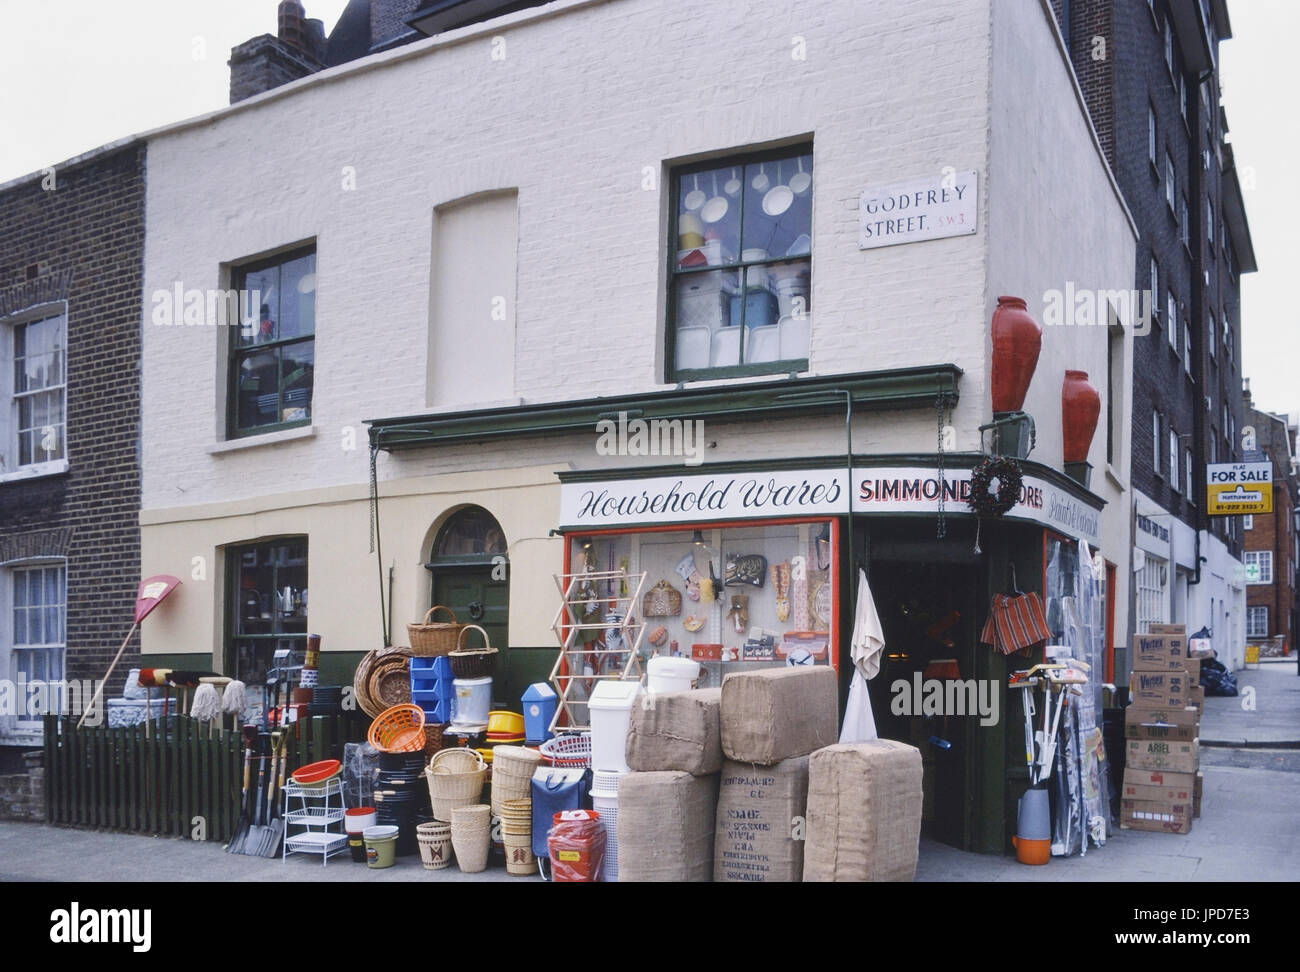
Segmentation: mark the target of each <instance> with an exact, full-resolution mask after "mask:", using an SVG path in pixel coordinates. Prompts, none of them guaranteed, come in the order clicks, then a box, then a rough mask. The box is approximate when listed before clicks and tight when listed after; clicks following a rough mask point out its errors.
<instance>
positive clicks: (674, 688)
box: [646, 658, 700, 695]
mask: <svg viewBox="0 0 1300 972" xmlns="http://www.w3.org/2000/svg"><path fill="white" fill-rule="evenodd" d="M699 677H700V663H699V662H697V661H693V660H692V659H690V658H651V659H650V662H649V664H648V665H647V666H646V687H647V688H648V689H649V690H650V692H651V693H652V694H653V693H655V692H658V693H659V694H660V695H666V694H668V693H669V692H689V691H690V690H691V683H692V682H694V681H695V680H696V679H697V678H699Z"/></svg>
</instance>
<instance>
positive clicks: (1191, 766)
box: [1125, 739, 1200, 773]
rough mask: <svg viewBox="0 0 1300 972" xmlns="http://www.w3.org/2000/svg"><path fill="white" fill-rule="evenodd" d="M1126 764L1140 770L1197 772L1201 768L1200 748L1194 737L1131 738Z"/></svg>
mask: <svg viewBox="0 0 1300 972" xmlns="http://www.w3.org/2000/svg"><path fill="white" fill-rule="evenodd" d="M1125 765H1126V766H1131V767H1133V768H1134V769H1139V770H1168V771H1169V772H1171V773H1195V772H1196V771H1197V770H1198V769H1200V749H1199V747H1198V744H1197V742H1196V740H1194V739H1192V740H1188V741H1179V740H1165V739H1130V740H1129V741H1128V759H1127V760H1125Z"/></svg>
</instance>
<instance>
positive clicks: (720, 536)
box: [569, 521, 838, 688]
mask: <svg viewBox="0 0 1300 972" xmlns="http://www.w3.org/2000/svg"><path fill="white" fill-rule="evenodd" d="M569 549H570V566H569V570H570V571H572V572H574V573H581V572H583V571H585V570H592V571H618V570H621V569H626V570H627V571H628V572H629V573H630V574H637V573H640V572H642V571H644V572H645V575H646V577H645V583H644V586H643V589H642V592H641V593H642V600H641V603H640V604H635V605H630V602H629V601H628V600H627V598H629V597H630V596H631V595H632V594H634V593H635V592H633V591H628V590H625V589H624V585H622V584H620V583H618V582H614V583H603V582H602V583H601V584H599V585H597V584H592V585H591V591H590V598H589V599H588V600H585V601H581V602H580V605H585V608H586V611H587V614H585V615H584V616H583V617H582V618H580V620H581V621H583V623H596V622H602V621H610V620H611V612H621V611H626V610H627V609H628V607H629V605H630V607H631V609H632V610H633V611H635V612H637V614H638V616H639V619H640V620H643V621H644V622H645V625H646V638H645V639H644V640H643V642H642V646H643V650H644V652H645V654H646V655H649V654H650V653H651V652H658V653H660V654H665V655H679V656H682V657H685V658H691V657H695V658H696V660H699V661H701V662H702V663H703V665H704V669H705V678H704V679H703V680H702V681H701V686H702V687H704V686H705V684H706V683H707V686H709V687H714V688H716V687H718V686H719V685H721V680H722V677H723V676H724V675H725V674H726V673H727V672H729V671H738V670H745V669H747V668H757V667H765V666H769V667H770V666H774V665H785V664H809V665H837V664H838V660H837V659H834V658H833V657H832V656H833V647H834V644H835V642H834V641H833V640H832V628H833V625H834V624H835V623H836V611H837V610H838V607H837V605H838V597H837V596H836V593H835V584H836V582H837V581H836V578H835V570H834V568H833V564H834V563H835V557H836V550H835V543H834V539H833V531H832V528H831V523H830V522H829V521H809V522H789V523H782V524H775V525H768V526H749V525H745V524H738V525H736V526H726V527H704V528H702V529H698V530H697V529H694V528H682V529H673V530H663V531H659V530H655V531H631V532H625V533H607V534H600V535H596V536H578V535H575V536H574V537H573V538H572V540H571V542H570V548H569ZM656 587H659V591H660V594H659V595H658V596H657V597H656V598H654V599H653V600H648V599H647V598H646V597H645V595H647V594H649V593H650V592H651V591H652V590H653V589H655V588H656ZM664 588H671V589H672V591H675V592H676V593H675V594H673V593H671V592H669V591H667V590H665V589H664ZM710 588H711V589H712V591H713V593H714V598H713V599H712V600H709V599H708V595H709V590H710ZM620 597H622V598H623V599H624V600H622V601H621V602H620V601H619V598H620ZM664 603H671V604H673V605H674V607H672V608H670V609H664V608H663V606H662V605H663V604H664ZM643 612H644V613H643ZM659 628H662V629H663V630H662V632H657V629H659ZM652 635H653V636H654V637H653V638H652ZM602 637H603V634H602V633H601V632H600V631H599V630H598V629H597V630H592V631H590V632H589V633H588V634H587V638H589V639H590V640H592V641H595V640H599V639H600V638H602ZM604 647H605V648H608V647H609V646H608V645H605V646H604ZM792 658H793V659H794V660H793V661H791V659H792ZM623 660H624V659H623V658H614V659H612V660H607V662H606V663H607V664H609V665H611V666H615V667H617V666H618V665H620V664H621V663H622V661H623ZM572 664H573V665H575V666H576V665H581V664H584V661H583V659H582V658H581V657H576V658H575V659H573V661H572ZM595 674H598V675H599V674H607V673H606V672H596V673H595Z"/></svg>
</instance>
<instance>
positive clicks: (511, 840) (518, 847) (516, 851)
mask: <svg viewBox="0 0 1300 972" xmlns="http://www.w3.org/2000/svg"><path fill="white" fill-rule="evenodd" d="M504 838H505V839H504V843H505V847H506V873H507V874H513V875H516V876H518V877H525V876H527V875H529V874H536V873H537V858H536V857H534V856H533V837H532V834H512V833H510V832H509V831H507V832H506V833H505V835H504Z"/></svg>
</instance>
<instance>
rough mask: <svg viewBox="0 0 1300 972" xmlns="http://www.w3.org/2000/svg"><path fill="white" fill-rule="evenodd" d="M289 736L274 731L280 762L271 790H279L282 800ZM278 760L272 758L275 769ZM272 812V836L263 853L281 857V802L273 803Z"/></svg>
mask: <svg viewBox="0 0 1300 972" xmlns="http://www.w3.org/2000/svg"><path fill="white" fill-rule="evenodd" d="M276 736H279V737H280V738H279V739H275V738H274V737H276ZM288 737H289V734H288V733H287V732H285V733H278V732H277V733H272V742H273V744H274V745H275V750H276V755H277V756H278V762H279V780H278V781H276V780H274V779H273V780H272V781H271V786H272V789H271V792H272V794H273V795H275V794H277V791H278V795H279V796H280V798H281V801H283V799H284V796H283V795H284V770H285V763H287V762H288V761H289V754H288V753H286V752H285V749H286V748H287V747H286V742H287V740H288ZM276 762H277V761H276V760H272V762H271V767H272V770H273V771H274V768H275V765H276ZM268 802H272V801H271V799H270V798H268ZM271 814H272V817H271V836H270V839H269V841H268V843H267V846H266V852H265V853H264V854H262V856H263V857H279V856H280V842H281V841H282V840H284V814H283V813H281V812H280V804H278V803H273V805H272V809H271Z"/></svg>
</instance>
